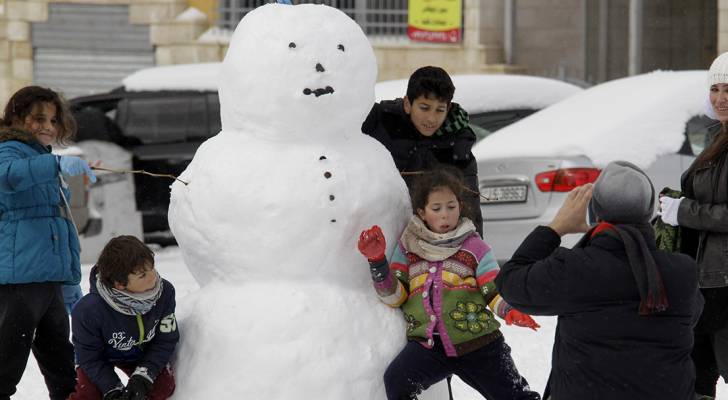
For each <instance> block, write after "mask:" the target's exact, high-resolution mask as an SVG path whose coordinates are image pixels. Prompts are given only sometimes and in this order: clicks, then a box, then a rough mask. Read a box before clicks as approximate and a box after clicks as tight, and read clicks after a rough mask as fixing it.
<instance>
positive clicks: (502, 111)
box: [374, 74, 583, 140]
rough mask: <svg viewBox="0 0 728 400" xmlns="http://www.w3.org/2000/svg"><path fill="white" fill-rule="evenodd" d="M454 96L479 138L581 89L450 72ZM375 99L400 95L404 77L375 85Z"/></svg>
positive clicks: (546, 80) (545, 80)
mask: <svg viewBox="0 0 728 400" xmlns="http://www.w3.org/2000/svg"><path fill="white" fill-rule="evenodd" d="M451 78H452V81H453V84H454V85H455V96H454V98H453V101H454V102H456V103H458V104H460V105H461V106H462V107H463V108H464V109H465V111H467V112H468V114H469V116H470V125H471V127H472V128H473V131H475V134H476V135H477V136H478V140H481V139H483V138H484V137H486V136H488V135H489V134H491V133H493V132H495V131H497V130H498V129H500V128H503V127H505V126H508V125H510V124H512V123H514V122H516V121H518V120H520V119H523V118H525V117H527V116H529V115H531V114H533V113H535V112H536V111H539V110H541V109H543V108H546V107H548V106H550V105H552V104H554V103H556V102H558V101H561V100H563V99H565V98H567V97H569V96H573V95H575V94H577V93H579V92H581V91H582V90H583V89H581V88H580V87H578V86H575V85H572V84H570V83H566V82H563V81H559V80H556V79H549V78H540V77H536V76H526V75H494V74H490V75H484V74H480V75H453V76H452V77H451ZM374 92H375V97H376V100H377V101H381V100H391V99H395V98H398V97H403V96H404V95H405V94H406V92H407V79H397V80H391V81H383V82H379V83H377V84H376V86H375V87H374Z"/></svg>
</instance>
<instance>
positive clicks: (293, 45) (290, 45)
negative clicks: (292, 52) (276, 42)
mask: <svg viewBox="0 0 728 400" xmlns="http://www.w3.org/2000/svg"><path fill="white" fill-rule="evenodd" d="M288 48H291V49H295V48H296V44H295V43H293V42H291V43H288Z"/></svg>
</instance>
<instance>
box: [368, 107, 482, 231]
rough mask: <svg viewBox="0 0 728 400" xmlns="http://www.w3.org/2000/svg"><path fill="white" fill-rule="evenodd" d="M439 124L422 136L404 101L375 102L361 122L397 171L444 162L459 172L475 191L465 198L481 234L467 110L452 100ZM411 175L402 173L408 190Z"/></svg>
mask: <svg viewBox="0 0 728 400" xmlns="http://www.w3.org/2000/svg"><path fill="white" fill-rule="evenodd" d="M451 104H452V107H451V108H450V111H449V112H448V116H447V118H446V119H445V122H444V123H443V125H442V127H441V128H440V129H439V130H438V131H437V132H436V133H435V134H434V135H433V136H431V137H426V136H423V135H422V134H420V133H419V131H417V128H415V126H414V125H413V124H412V121H411V120H410V117H409V115H408V114H407V113H405V112H404V106H403V100H402V99H396V100H386V101H382V102H380V103H375V104H374V106H373V107H372V109H371V111H370V112H369V115H368V116H367V119H366V120H365V121H364V124H363V125H362V128H361V129H362V132H364V133H365V134H367V135H369V136H371V137H373V138H375V139H377V140H378V141H379V142H380V143H382V144H383V145H384V147H386V148H387V150H389V152H390V153H391V154H392V158H393V159H394V163H395V165H396V166H397V169H398V170H399V171H400V172H417V171H424V170H428V169H432V168H434V167H436V166H437V164H447V165H451V166H454V167H457V168H458V169H460V171H462V173H463V177H464V178H465V184H466V186H467V187H468V189H470V190H471V191H472V192H474V193H466V198H465V201H466V203H467V206H468V208H469V209H470V213H471V216H472V219H473V223H474V224H475V227H476V229H477V230H478V233H480V235H481V236H483V217H482V214H481V211H480V196H479V194H476V193H479V187H478V165H477V163H476V161H475V157H474V156H473V153H472V152H471V149H472V147H473V144H475V140H476V136H475V133H474V132H473V130H472V128H470V125H469V123H468V113H467V112H465V110H463V109H462V108H461V107H460V105H458V104H457V103H451ZM413 178H414V177H413V176H404V180H405V183H406V184H407V187H408V188H410V189H411V184H412V180H413Z"/></svg>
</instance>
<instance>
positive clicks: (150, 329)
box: [71, 267, 179, 393]
mask: <svg viewBox="0 0 728 400" xmlns="http://www.w3.org/2000/svg"><path fill="white" fill-rule="evenodd" d="M96 271H97V267H93V269H92V270H91V276H90V277H89V280H90V281H91V288H90V291H89V293H88V294H87V295H85V296H83V298H82V299H81V301H79V302H78V304H76V307H74V308H73V312H72V314H71V317H72V318H71V331H72V333H73V347H74V349H75V352H76V363H77V364H78V365H79V367H81V368H82V369H83V371H84V372H85V373H86V375H88V377H89V378H90V379H91V382H93V383H94V384H95V385H96V387H97V388H98V389H99V390H100V391H101V393H106V392H108V391H109V390H111V389H113V388H115V387H117V386H118V385H120V384H121V381H120V380H119V377H118V376H117V375H116V373H115V372H114V364H124V365H130V366H134V367H146V368H147V370H148V374H149V376H150V377H151V378H152V379H156V378H157V375H159V372H160V371H161V370H162V368H164V367H165V366H166V365H167V363H168V362H169V360H170V358H171V357H172V352H173V351H174V348H175V346H176V345H177V342H178V341H179V331H178V330H177V320H176V319H175V316H174V308H175V300H174V286H172V284H171V283H169V282H168V281H167V280H164V279H162V296H161V297H160V298H159V300H157V303H156V304H155V305H154V307H152V309H151V310H149V312H147V313H146V314H144V315H140V316H139V315H138V316H136V317H135V316H131V315H126V314H122V313H120V312H118V311H116V310H114V309H113V308H111V306H110V305H109V304H108V303H106V300H104V299H103V298H102V297H101V295H100V294H99V291H98V289H97V288H96V285H97V282H96ZM142 332H143V333H142ZM140 337H143V340H141V341H140V340H139V338H140Z"/></svg>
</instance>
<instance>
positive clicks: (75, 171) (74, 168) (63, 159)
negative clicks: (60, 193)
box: [58, 156, 96, 183]
mask: <svg viewBox="0 0 728 400" xmlns="http://www.w3.org/2000/svg"><path fill="white" fill-rule="evenodd" d="M58 166H59V168H60V169H61V173H63V175H68V176H77V175H84V174H85V175H86V176H88V179H89V180H90V181H91V183H95V182H96V175H94V173H93V171H91V167H90V166H89V165H88V162H86V160H84V159H82V158H80V157H75V156H60V157H58Z"/></svg>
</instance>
